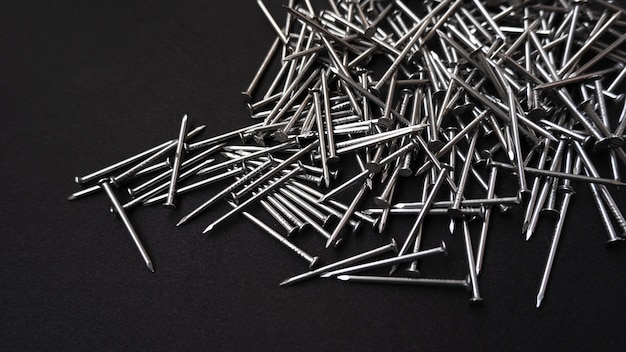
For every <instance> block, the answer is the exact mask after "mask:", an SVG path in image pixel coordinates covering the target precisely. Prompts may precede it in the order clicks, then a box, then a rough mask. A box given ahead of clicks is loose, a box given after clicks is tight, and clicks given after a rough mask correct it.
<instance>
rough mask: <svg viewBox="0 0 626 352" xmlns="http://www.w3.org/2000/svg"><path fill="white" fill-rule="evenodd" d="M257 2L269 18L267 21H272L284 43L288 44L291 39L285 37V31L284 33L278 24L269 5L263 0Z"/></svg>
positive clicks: (271, 23)
mask: <svg viewBox="0 0 626 352" xmlns="http://www.w3.org/2000/svg"><path fill="white" fill-rule="evenodd" d="M256 3H257V4H258V5H259V8H261V11H262V12H263V14H264V15H265V17H266V18H267V21H268V22H269V23H270V25H271V26H272V28H273V29H274V30H275V31H276V34H278V37H279V38H280V40H281V41H282V42H283V44H288V43H289V39H287V37H285V33H283V31H282V29H280V27H279V26H278V23H276V21H275V20H274V17H272V15H271V14H270V12H269V10H268V9H267V7H265V4H263V1H262V0H257V1H256Z"/></svg>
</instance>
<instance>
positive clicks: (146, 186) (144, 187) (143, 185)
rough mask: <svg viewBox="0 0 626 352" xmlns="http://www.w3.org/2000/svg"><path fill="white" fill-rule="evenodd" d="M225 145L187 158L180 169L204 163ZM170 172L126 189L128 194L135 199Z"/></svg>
mask: <svg viewBox="0 0 626 352" xmlns="http://www.w3.org/2000/svg"><path fill="white" fill-rule="evenodd" d="M224 145H225V143H221V144H218V145H214V146H213V147H211V148H209V149H207V150H204V151H202V153H199V154H197V155H195V156H194V157H192V158H189V159H187V160H185V161H184V162H183V163H182V165H181V168H182V169H184V170H186V169H187V168H188V167H191V166H193V165H195V164H197V163H198V162H204V161H206V160H207V157H208V156H209V155H213V154H214V153H215V152H217V151H219V150H221V149H222V147H224ZM171 172H172V170H171V169H170V170H166V171H165V172H162V173H160V174H158V175H156V176H154V177H153V178H151V179H149V180H146V181H145V182H143V183H141V184H139V185H137V186H135V187H133V188H129V189H128V193H129V194H130V195H131V196H133V197H136V196H137V195H139V194H140V193H142V192H144V191H147V190H148V189H150V187H152V186H154V185H157V184H158V183H159V182H161V181H165V180H167V179H168V178H170V175H171Z"/></svg>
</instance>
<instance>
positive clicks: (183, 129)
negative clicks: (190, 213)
mask: <svg viewBox="0 0 626 352" xmlns="http://www.w3.org/2000/svg"><path fill="white" fill-rule="evenodd" d="M187 121H188V119H187V114H185V116H183V119H182V121H181V123H180V132H179V134H178V141H177V144H176V153H175V154H174V163H173V165H172V177H171V178H170V187H169V190H168V191H167V199H166V201H165V203H164V204H163V206H165V207H168V208H176V204H174V195H175V194H176V182H177V181H178V172H179V169H180V163H181V160H182V159H181V158H182V153H183V144H184V141H185V134H186V133H187Z"/></svg>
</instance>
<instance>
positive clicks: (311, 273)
mask: <svg viewBox="0 0 626 352" xmlns="http://www.w3.org/2000/svg"><path fill="white" fill-rule="evenodd" d="M389 251H398V247H397V245H396V241H395V240H394V239H393V238H392V239H391V243H389V244H386V245H384V246H381V247H378V248H374V249H371V250H369V251H366V252H363V253H360V254H357V255H355V256H351V257H349V258H346V259H343V260H340V261H338V262H335V263H332V264H328V265H325V266H322V267H319V268H317V269H315V270H312V271H308V272H306V273H303V274H300V275H296V276H294V277H291V278H289V279H287V280H285V281H283V282H281V283H280V286H287V285H292V284H295V283H297V282H300V281H303V280H306V279H309V278H312V277H316V276H319V275H320V274H321V273H325V272H328V271H331V270H335V269H338V268H341V267H344V266H346V265H351V264H354V263H358V262H361V261H364V260H367V259H369V258H373V257H376V256H379V255H381V254H384V253H386V252H389Z"/></svg>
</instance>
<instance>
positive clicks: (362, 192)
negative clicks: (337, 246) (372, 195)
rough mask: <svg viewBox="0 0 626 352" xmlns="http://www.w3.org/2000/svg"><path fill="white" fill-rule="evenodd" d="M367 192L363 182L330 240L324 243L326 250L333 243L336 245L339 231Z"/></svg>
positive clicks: (365, 184)
mask: <svg viewBox="0 0 626 352" xmlns="http://www.w3.org/2000/svg"><path fill="white" fill-rule="evenodd" d="M367 190H368V187H367V183H365V182H363V185H362V186H361V188H360V189H359V191H358V192H357V194H356V195H355V196H354V199H353V200H352V202H351V203H350V205H349V206H348V210H346V212H345V213H344V214H343V217H342V218H341V220H340V221H339V224H338V225H337V226H336V227H335V230H334V231H333V233H332V234H331V235H330V238H329V239H328V241H326V248H328V247H330V246H331V245H332V244H333V243H336V241H337V238H338V237H339V234H340V233H341V230H342V229H343V227H344V226H345V225H346V224H347V223H348V220H350V216H351V215H352V213H354V210H356V207H357V205H358V204H359V202H360V201H361V199H362V198H363V196H364V195H365V192H366V191H367Z"/></svg>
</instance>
